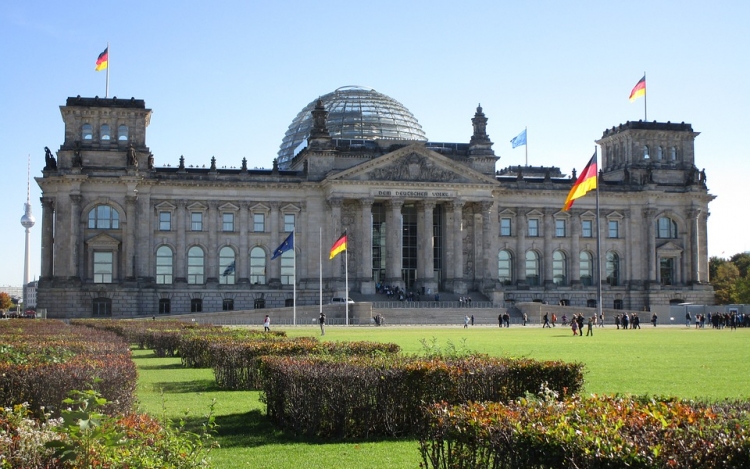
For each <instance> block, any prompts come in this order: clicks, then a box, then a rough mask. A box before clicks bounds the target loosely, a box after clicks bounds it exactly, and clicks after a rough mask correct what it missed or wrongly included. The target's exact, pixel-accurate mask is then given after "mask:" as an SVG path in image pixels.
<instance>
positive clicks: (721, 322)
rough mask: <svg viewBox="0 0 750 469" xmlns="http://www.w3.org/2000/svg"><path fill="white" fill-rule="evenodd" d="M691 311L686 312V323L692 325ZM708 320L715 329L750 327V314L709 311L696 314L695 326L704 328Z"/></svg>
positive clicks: (688, 325)
mask: <svg viewBox="0 0 750 469" xmlns="http://www.w3.org/2000/svg"><path fill="white" fill-rule="evenodd" d="M690 319H691V318H690V312H687V313H685V325H686V326H687V327H690ZM706 322H708V323H709V324H710V325H711V327H712V328H713V329H724V328H725V327H728V328H729V329H737V328H738V327H750V315H747V314H745V313H738V312H731V313H719V312H715V313H708V314H696V315H695V328H696V329H698V328H701V329H702V328H704V327H705V326H706Z"/></svg>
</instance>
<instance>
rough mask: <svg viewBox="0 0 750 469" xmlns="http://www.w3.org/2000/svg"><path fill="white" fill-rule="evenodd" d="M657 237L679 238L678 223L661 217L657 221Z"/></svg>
mask: <svg viewBox="0 0 750 469" xmlns="http://www.w3.org/2000/svg"><path fill="white" fill-rule="evenodd" d="M656 237H657V238H665V239H674V238H677V223H675V221H674V220H672V219H671V218H669V217H661V218H659V219H658V220H657V221H656Z"/></svg>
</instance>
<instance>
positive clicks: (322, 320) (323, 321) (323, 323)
mask: <svg viewBox="0 0 750 469" xmlns="http://www.w3.org/2000/svg"><path fill="white" fill-rule="evenodd" d="M318 322H319V323H320V335H326V315H325V313H320V317H319V318H318Z"/></svg>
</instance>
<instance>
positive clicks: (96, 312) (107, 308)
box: [92, 298, 112, 317]
mask: <svg viewBox="0 0 750 469" xmlns="http://www.w3.org/2000/svg"><path fill="white" fill-rule="evenodd" d="M92 307H93V311H92V314H93V316H95V317H98V316H112V300H111V299H110V298H94V299H93V301H92Z"/></svg>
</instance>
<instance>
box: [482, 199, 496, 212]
mask: <svg viewBox="0 0 750 469" xmlns="http://www.w3.org/2000/svg"><path fill="white" fill-rule="evenodd" d="M494 206H495V201H493V200H483V201H481V202H479V209H480V210H481V211H482V213H483V214H485V213H488V212H490V211H491V210H492V207H494Z"/></svg>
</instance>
